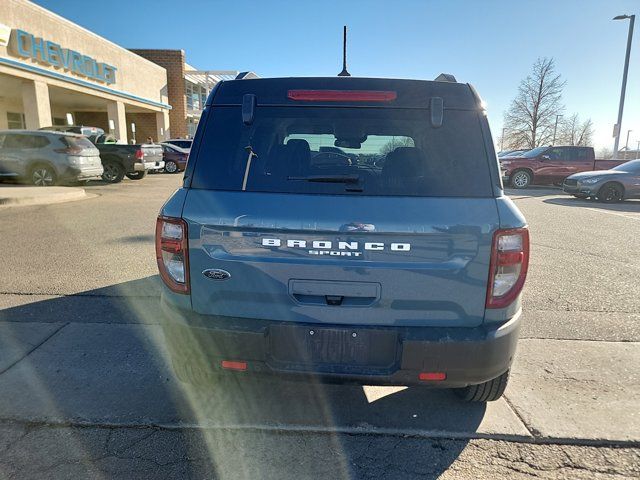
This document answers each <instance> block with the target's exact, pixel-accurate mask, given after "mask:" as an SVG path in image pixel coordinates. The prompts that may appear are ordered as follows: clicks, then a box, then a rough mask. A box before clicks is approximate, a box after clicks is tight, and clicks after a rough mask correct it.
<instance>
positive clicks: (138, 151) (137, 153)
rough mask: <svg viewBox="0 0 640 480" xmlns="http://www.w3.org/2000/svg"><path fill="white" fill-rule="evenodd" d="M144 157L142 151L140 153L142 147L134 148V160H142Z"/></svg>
mask: <svg viewBox="0 0 640 480" xmlns="http://www.w3.org/2000/svg"><path fill="white" fill-rule="evenodd" d="M143 159H144V153H142V149H141V148H140V149H138V150H136V160H143Z"/></svg>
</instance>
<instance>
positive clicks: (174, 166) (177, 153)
mask: <svg viewBox="0 0 640 480" xmlns="http://www.w3.org/2000/svg"><path fill="white" fill-rule="evenodd" d="M161 145H162V151H163V154H162V155H163V157H162V158H163V160H164V171H165V172H167V173H177V172H183V171H184V169H185V167H186V166H187V159H188V158H189V152H188V151H187V150H183V149H181V148H180V147H177V146H175V145H172V144H169V143H162V144H161Z"/></svg>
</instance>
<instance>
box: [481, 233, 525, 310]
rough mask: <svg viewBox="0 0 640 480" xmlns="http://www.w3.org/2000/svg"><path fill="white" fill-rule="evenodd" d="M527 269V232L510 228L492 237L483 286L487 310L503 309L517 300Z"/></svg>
mask: <svg viewBox="0 0 640 480" xmlns="http://www.w3.org/2000/svg"><path fill="white" fill-rule="evenodd" d="M528 267H529V230H528V229H527V228H512V229H506V230H497V231H496V232H495V233H494V234H493V243H492V246H491V264H490V265H489V282H488V284H487V302H486V307H487V308H504V307H507V306H509V305H510V304H511V303H513V302H514V300H515V299H516V298H517V297H518V295H519V294H520V292H521V291H522V287H523V286H524V281H525V279H526V278H527V269H528Z"/></svg>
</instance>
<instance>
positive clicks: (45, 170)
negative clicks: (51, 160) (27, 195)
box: [29, 164, 56, 187]
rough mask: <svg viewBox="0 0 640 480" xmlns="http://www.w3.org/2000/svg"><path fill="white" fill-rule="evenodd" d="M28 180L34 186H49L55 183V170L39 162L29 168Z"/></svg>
mask: <svg viewBox="0 0 640 480" xmlns="http://www.w3.org/2000/svg"><path fill="white" fill-rule="evenodd" d="M29 181H30V182H31V184H32V185H35V186H36V187H51V186H53V185H55V184H56V172H55V170H53V168H52V167H51V166H49V165H46V164H39V165H36V166H34V167H32V168H31V170H30V172H29Z"/></svg>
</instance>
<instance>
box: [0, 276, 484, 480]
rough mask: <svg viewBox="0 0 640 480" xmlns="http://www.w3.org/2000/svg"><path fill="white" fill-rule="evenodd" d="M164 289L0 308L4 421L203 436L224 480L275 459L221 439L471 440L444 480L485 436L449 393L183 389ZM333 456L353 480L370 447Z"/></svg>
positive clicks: (0, 411) (154, 281) (282, 386)
mask: <svg viewBox="0 0 640 480" xmlns="http://www.w3.org/2000/svg"><path fill="white" fill-rule="evenodd" d="M157 285H158V278H157V276H150V277H146V278H142V279H139V280H134V281H130V282H123V283H119V284H114V285H110V286H108V287H105V288H100V289H95V290H90V291H86V292H82V293H81V294H79V295H71V296H64V297H55V298H50V299H45V300H40V301H36V302H29V303H22V304H17V305H14V306H11V307H9V308H5V309H3V310H0V327H1V328H2V329H4V330H0V332H2V335H0V421H1V420H8V419H10V420H20V421H29V422H45V423H50V422H51V423H71V424H75V423H82V424H84V425H102V426H104V425H109V426H111V427H113V426H117V425H123V426H135V427H140V426H155V427H158V426H163V427H169V428H178V429H179V428H187V427H188V428H197V429H198V431H201V432H202V438H201V441H202V444H201V445H200V446H199V447H198V448H200V449H203V448H204V449H206V451H207V452H208V457H209V458H208V461H209V463H210V472H218V473H220V474H221V475H220V476H221V477H223V478H224V477H225V475H224V472H222V471H219V469H220V468H223V467H222V466H221V465H222V464H223V463H225V462H223V461H222V459H223V458H227V457H228V456H229V455H234V456H240V457H242V458H243V460H246V462H249V463H253V466H254V467H256V468H258V470H254V471H260V470H259V467H260V462H270V461H272V460H273V459H269V457H268V456H260V455H257V456H254V455H253V452H252V451H249V450H247V451H242V449H243V448H244V447H243V445H242V444H237V443H233V442H231V443H230V442H225V441H221V440H223V439H224V438H225V435H227V434H228V432H229V431H258V432H260V431H262V432H265V431H266V432H276V433H277V432H281V433H284V434H290V435H303V436H304V435H305V434H311V432H316V433H319V434H324V435H331V436H332V437H335V438H336V439H337V438H338V436H339V435H340V434H347V435H350V436H353V435H359V434H362V435H363V440H362V441H367V440H366V435H371V434H378V435H389V436H395V437H397V438H401V437H402V436H405V435H409V436H416V435H417V436H424V438H425V442H432V443H433V444H434V445H436V444H437V443H438V442H439V440H437V438H441V437H445V438H461V439H463V440H461V441H459V442H455V443H452V444H451V445H454V446H453V447H450V448H448V449H447V450H446V451H440V450H438V447H437V446H434V449H433V452H432V453H433V455H435V457H434V460H433V462H431V463H430V466H429V471H428V473H425V476H424V477H423V478H437V477H438V476H439V475H441V474H442V472H444V471H445V470H446V469H447V468H448V467H449V465H450V464H451V463H452V462H453V461H454V460H455V459H456V458H457V457H458V456H459V454H460V453H461V452H462V450H463V449H464V447H465V445H466V444H467V442H468V440H464V439H465V438H467V439H468V438H470V437H475V436H477V435H478V431H479V429H480V426H481V423H482V422H483V420H484V419H485V415H486V411H487V407H486V405H485V404H467V403H463V402H462V401H460V400H458V399H457V397H456V396H455V395H454V394H453V393H452V392H450V391H448V390H435V389H434V390H430V389H427V388H405V387H362V386H358V385H335V384H323V383H319V382H317V381H315V380H312V379H305V380H304V381H288V380H284V379H282V378H280V377H271V376H269V377H251V376H248V375H245V374H242V373H239V374H238V375H236V376H233V377H231V378H228V379H226V380H224V381H217V382H213V383H204V384H203V385H201V386H199V387H193V386H190V385H187V384H184V383H182V382H180V381H179V380H177V378H176V377H175V375H174V372H173V369H172V368H171V358H170V356H169V354H168V350H167V348H166V343H165V339H164V334H163V331H162V328H161V326H160V320H161V315H162V312H161V310H160V308H159V305H158V303H159V299H158V297H157ZM28 301H29V300H28V299H26V300H25V302H28ZM194 348H197V346H194ZM483 428H486V427H483ZM225 432H227V433H225ZM296 445H299V447H296V448H297V449H298V450H297V451H295V450H294V451H291V452H289V455H290V456H291V458H292V459H295V458H304V457H306V456H307V454H308V452H306V451H305V443H304V442H301V443H298V444H296ZM76 447H77V448H80V449H82V448H91V446H87V445H77V446H76ZM194 448H195V447H194ZM398 448H402V447H401V446H399V447H398ZM452 448H454V449H455V450H454V451H452ZM332 449H334V450H336V455H337V456H336V458H337V459H339V460H337V461H340V462H342V465H341V467H340V472H341V474H340V476H339V477H338V478H353V476H354V475H355V470H354V469H355V468H356V467H355V466H354V465H355V464H356V463H357V462H356V460H359V461H361V460H362V459H361V457H362V455H363V449H362V448H360V447H357V446H356V444H355V443H354V442H340V441H339V440H336V441H335V442H333V444H332ZM365 450H366V449H365ZM167 453H168V452H167ZM96 454H98V452H96ZM388 456H389V452H385V451H379V452H375V451H373V452H367V456H366V461H367V462H369V464H368V465H367V471H369V472H376V471H379V472H382V471H387V472H388V471H389V470H388V468H389V465H387V464H386V462H387V460H388ZM227 463H228V462H227ZM227 463H225V465H226V464H227ZM201 467H202V466H201V465H200V466H199V467H198V468H201ZM194 468H195V467H194ZM283 468H284V469H285V470H286V465H283ZM304 468H307V469H308V470H309V471H308V472H306V473H307V476H309V477H312V476H314V472H315V471H316V469H317V468H318V465H314V462H313V461H309V460H307V462H306V463H305V464H304ZM297 471H298V472H299V471H300V465H297ZM286 477H287V473H286V471H283V475H282V478H286Z"/></svg>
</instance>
